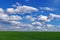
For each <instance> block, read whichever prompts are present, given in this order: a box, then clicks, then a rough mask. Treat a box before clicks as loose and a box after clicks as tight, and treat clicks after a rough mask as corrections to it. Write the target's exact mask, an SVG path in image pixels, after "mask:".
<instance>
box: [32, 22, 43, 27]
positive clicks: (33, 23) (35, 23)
mask: <svg viewBox="0 0 60 40" xmlns="http://www.w3.org/2000/svg"><path fill="white" fill-rule="evenodd" d="M32 25H37V26H41V25H42V24H41V23H40V22H32Z"/></svg>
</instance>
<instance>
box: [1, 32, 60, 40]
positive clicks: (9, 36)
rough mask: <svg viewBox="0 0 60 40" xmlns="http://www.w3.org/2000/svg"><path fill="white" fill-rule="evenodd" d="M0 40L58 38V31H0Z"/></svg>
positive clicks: (46, 39) (48, 39)
mask: <svg viewBox="0 0 60 40" xmlns="http://www.w3.org/2000/svg"><path fill="white" fill-rule="evenodd" d="M0 40H60V32H0Z"/></svg>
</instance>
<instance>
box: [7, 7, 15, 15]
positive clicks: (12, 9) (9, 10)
mask: <svg viewBox="0 0 60 40" xmlns="http://www.w3.org/2000/svg"><path fill="white" fill-rule="evenodd" d="M6 12H8V13H11V14H12V13H15V11H14V8H7V9H6Z"/></svg>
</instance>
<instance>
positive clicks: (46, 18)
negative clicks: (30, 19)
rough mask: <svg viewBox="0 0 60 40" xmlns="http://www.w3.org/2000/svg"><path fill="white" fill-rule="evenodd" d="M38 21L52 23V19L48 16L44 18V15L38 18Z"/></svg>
mask: <svg viewBox="0 0 60 40" xmlns="http://www.w3.org/2000/svg"><path fill="white" fill-rule="evenodd" d="M38 20H40V21H42V22H50V21H51V19H50V18H49V17H47V16H44V15H40V16H38Z"/></svg>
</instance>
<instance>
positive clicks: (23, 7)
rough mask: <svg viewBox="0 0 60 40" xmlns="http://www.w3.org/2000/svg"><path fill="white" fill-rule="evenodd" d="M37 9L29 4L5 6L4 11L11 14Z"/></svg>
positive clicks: (35, 10) (30, 11)
mask: <svg viewBox="0 0 60 40" xmlns="http://www.w3.org/2000/svg"><path fill="white" fill-rule="evenodd" d="M37 11H38V9H37V8H34V7H31V6H26V5H23V6H17V7H16V8H15V9H14V8H7V9H6V12H8V13H11V14H15V13H20V14H24V13H32V12H37Z"/></svg>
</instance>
